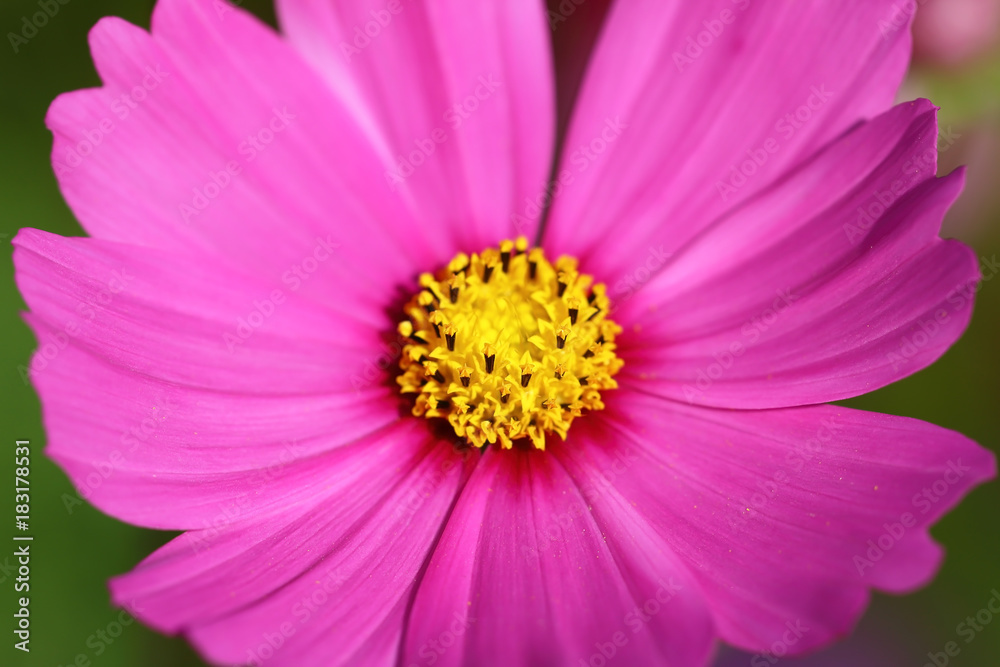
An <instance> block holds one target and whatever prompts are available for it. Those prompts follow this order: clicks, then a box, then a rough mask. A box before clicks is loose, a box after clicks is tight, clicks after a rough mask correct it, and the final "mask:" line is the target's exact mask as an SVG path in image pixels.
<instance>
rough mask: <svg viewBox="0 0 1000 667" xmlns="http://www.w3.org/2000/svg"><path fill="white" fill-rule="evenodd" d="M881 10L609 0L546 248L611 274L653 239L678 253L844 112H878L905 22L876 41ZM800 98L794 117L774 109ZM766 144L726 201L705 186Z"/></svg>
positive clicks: (893, 76) (855, 4)
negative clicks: (770, 148)
mask: <svg viewBox="0 0 1000 667" xmlns="http://www.w3.org/2000/svg"><path fill="white" fill-rule="evenodd" d="M891 7H892V0H877V1H873V0H851V1H850V2H847V3H836V4H831V3H828V2H819V1H818V0H814V1H811V2H783V3H761V2H742V1H741V2H735V3H734V2H733V1H732V0H712V1H710V2H698V3H693V2H691V3H678V2H672V3H663V2H654V1H652V0H649V1H645V2H639V1H636V2H618V3H616V4H614V5H613V6H612V8H611V10H610V12H609V16H608V23H607V24H606V25H605V27H604V30H603V31H602V33H601V36H600V39H599V42H598V45H597V50H596V52H595V53H594V55H593V56H592V59H591V64H590V67H589V69H588V72H587V76H586V80H585V83H584V88H583V90H582V92H581V96H580V99H579V101H578V103H577V111H576V115H575V117H574V119H573V121H572V124H571V126H570V132H569V136H568V138H567V140H566V143H565V147H564V150H563V156H562V163H561V165H560V167H559V169H560V175H561V172H563V171H565V172H566V173H567V174H569V175H570V176H571V177H572V178H573V182H572V183H571V184H569V185H566V186H565V187H564V188H563V192H562V193H561V194H559V196H558V197H557V198H556V200H555V203H554V205H553V209H552V217H551V219H550V221H549V225H548V228H547V231H546V238H545V246H546V248H548V249H550V250H552V251H554V252H560V253H569V254H573V255H576V256H577V257H579V258H580V259H581V261H582V262H583V264H584V266H585V267H586V268H587V269H588V270H589V271H591V272H592V273H595V274H596V275H597V276H598V277H599V278H601V279H603V280H606V281H610V282H612V283H613V282H615V281H617V280H618V279H619V278H623V277H625V275H627V274H629V273H630V272H631V271H633V270H634V269H635V267H636V266H638V265H639V264H641V262H643V261H645V259H646V257H647V256H648V254H649V251H650V248H655V247H658V246H661V245H662V246H663V247H664V248H665V249H666V251H667V252H674V251H676V250H677V249H678V248H680V247H682V246H683V245H684V244H685V243H686V242H687V241H688V240H690V239H691V238H692V237H694V236H695V235H696V234H697V233H698V232H700V231H701V230H703V229H705V228H706V227H707V226H708V225H709V224H711V223H712V222H713V221H714V220H715V219H716V218H718V217H719V216H720V215H722V214H724V213H725V212H726V211H728V210H730V209H731V208H732V207H733V206H736V205H738V204H739V203H740V202H742V201H745V200H746V199H748V198H749V197H751V196H752V195H753V194H754V193H757V192H760V191H761V190H763V189H765V188H767V187H768V186H770V185H771V184H772V183H773V182H774V181H775V180H776V179H777V178H779V177H780V176H781V175H782V174H783V173H785V172H786V171H787V170H788V169H789V168H792V167H794V166H795V165H796V164H798V163H799V162H801V161H802V160H804V159H807V158H808V157H809V156H810V155H811V154H812V153H813V152H815V151H816V150H817V149H819V148H820V147H821V146H823V145H824V144H825V143H827V142H828V141H830V140H831V139H833V138H835V137H837V136H838V135H840V134H841V133H843V132H844V131H845V130H847V129H848V128H849V127H851V126H852V125H853V124H855V123H856V122H857V121H859V120H861V119H863V118H868V117H872V116H875V115H877V114H879V113H881V112H883V111H885V110H886V109H888V108H889V106H890V105H891V103H892V100H893V97H894V95H895V92H896V89H897V88H898V86H899V83H900V81H901V79H902V77H903V74H904V72H905V71H906V67H907V64H908V60H909V56H910V39H909V34H908V31H906V30H901V31H899V32H897V33H893V34H892V35H890V36H889V37H888V38H886V37H884V36H883V34H882V32H881V31H880V30H879V28H878V19H879V18H880V17H881V16H882V15H883V14H885V13H887V12H888V11H889V10H890V9H891ZM724 21H728V23H726V22H724ZM713 32H714V33H716V34H715V35H713ZM699 39H701V40H703V42H705V43H706V44H707V46H699V45H698V44H697V40H699ZM692 44H693V46H692ZM687 49H690V50H691V51H690V53H691V54H692V55H691V56H690V57H689V56H688V55H685V53H686V50H687ZM685 58H687V59H688V60H684V59H685ZM810 104H811V105H812V108H811V109H810V108H809V107H808V106H805V107H804V106H803V105H810ZM803 108H804V111H803V119H804V120H803V121H802V122H799V121H797V120H795V119H794V118H793V119H792V120H791V121H789V120H787V119H786V116H787V115H789V114H792V115H794V114H796V113H798V112H799V110H800V109H803ZM769 140H770V141H774V142H776V144H777V146H778V149H777V150H776V151H775V152H773V154H772V155H770V159H769V160H768V162H767V163H766V164H764V165H763V166H762V167H761V168H760V169H759V171H758V172H757V173H756V174H755V175H754V177H753V178H752V179H751V180H750V181H749V182H747V183H746V184H745V185H743V186H742V187H741V188H739V189H738V191H737V192H736V193H734V194H731V195H730V196H729V197H727V198H723V197H722V196H721V195H720V192H719V189H718V185H717V184H718V183H720V182H723V181H724V180H725V179H728V178H729V177H730V175H731V174H732V168H734V165H739V163H741V162H743V161H744V160H746V159H747V157H748V153H747V151H753V150H755V149H759V148H760V147H761V146H763V145H764V144H765V143H767V142H768V141H769ZM588 147H589V148H588ZM735 168H738V167H735ZM609 235H613V237H614V239H615V248H614V250H613V251H612V250H610V249H609V248H607V247H606V245H605V243H606V239H607V238H608V236H609Z"/></svg>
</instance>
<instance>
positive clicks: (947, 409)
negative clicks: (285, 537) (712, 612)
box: [0, 0, 1000, 667]
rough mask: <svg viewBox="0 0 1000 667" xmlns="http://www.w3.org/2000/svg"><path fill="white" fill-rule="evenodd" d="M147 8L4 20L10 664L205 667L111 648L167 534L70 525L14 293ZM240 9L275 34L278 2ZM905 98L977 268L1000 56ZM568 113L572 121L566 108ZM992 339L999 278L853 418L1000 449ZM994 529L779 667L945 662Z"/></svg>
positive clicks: (991, 548) (5, 608) (993, 525)
mask: <svg viewBox="0 0 1000 667" xmlns="http://www.w3.org/2000/svg"><path fill="white" fill-rule="evenodd" d="M937 1H939V2H944V1H945V0H937ZM153 4H154V2H153V0H68V2H67V3H66V4H59V5H58V7H59V12H58V13H57V14H56V15H55V16H53V17H52V18H51V19H50V20H49V24H48V25H46V26H45V27H43V28H42V29H40V30H39V31H38V34H37V35H36V36H34V37H33V38H32V39H30V41H28V43H27V44H21V45H19V47H18V52H17V53H14V49H13V48H12V46H11V44H10V41H9V38H8V37H6V35H7V33H8V32H18V31H19V30H20V28H21V23H22V17H23V16H26V15H31V14H33V13H35V12H36V11H38V6H37V4H36V1H35V0H3V3H2V8H0V31H2V33H3V34H4V35H5V38H4V44H3V45H2V46H0V53H2V56H0V90H2V95H3V100H2V102H3V103H2V104H0V241H2V246H3V261H0V322H2V329H0V343H2V345H0V387H2V392H3V393H2V396H3V400H2V401H0V416H2V422H0V423H2V424H3V429H2V431H0V437H2V439H3V447H4V449H3V450H0V451H7V448H9V454H10V455H3V456H0V477H2V478H3V479H6V480H8V482H10V486H12V484H13V477H14V471H13V468H14V456H13V447H14V440H15V439H28V440H30V441H31V447H32V453H33V456H32V466H31V488H32V489H33V491H32V493H31V503H32V507H31V522H32V530H31V533H32V534H33V535H34V536H35V542H34V543H33V544H32V548H31V549H32V562H31V566H32V571H31V596H32V597H31V600H32V602H31V619H32V638H31V644H30V645H31V653H30V655H25V654H22V653H21V652H20V651H17V650H15V649H14V648H13V643H14V641H15V640H14V639H13V634H12V633H11V630H13V627H14V621H13V618H12V614H13V612H14V611H15V609H16V607H15V605H16V600H15V593H14V591H13V581H12V580H13V577H14V576H16V575H14V574H13V573H12V572H11V571H9V570H8V569H7V568H8V567H9V565H10V564H11V563H12V562H13V560H14V559H13V557H12V556H8V554H11V553H12V552H13V548H10V549H9V550H8V549H0V616H2V617H3V618H4V619H6V620H5V621H4V623H3V627H4V634H3V635H2V636H3V637H5V638H6V639H5V640H4V642H3V645H2V646H0V665H32V666H35V665H45V666H47V667H48V666H51V667H55V666H57V665H67V666H68V665H71V664H74V660H76V659H77V656H78V655H81V654H82V655H84V656H85V657H86V658H87V660H89V661H90V664H94V665H104V666H106V667H113V666H117V665H128V666H134V665H151V666H154V665H200V664H202V663H201V662H200V661H199V659H198V658H197V656H196V655H195V654H194V653H193V651H192V650H191V649H190V648H188V647H187V645H186V644H185V643H184V641H182V640H180V639H175V638H167V637H162V636H160V635H157V634H155V633H153V632H151V631H149V630H147V629H145V628H144V627H141V626H139V625H138V624H132V625H129V626H127V627H125V628H123V629H122V632H121V633H120V635H119V636H117V637H113V636H112V635H114V634H118V633H117V630H118V628H117V627H115V626H114V624H115V621H116V619H117V617H118V611H117V610H114V609H112V608H111V606H110V605H109V603H108V593H107V588H106V584H105V582H106V580H107V579H108V578H109V577H110V576H112V575H115V574H118V573H121V572H125V571H127V570H129V569H130V568H131V567H133V566H134V565H135V564H136V563H137V562H138V561H139V560H140V559H142V558H143V557H144V556H145V555H147V554H148V553H150V552H151V551H152V550H154V549H155V548H156V547H158V546H159V545H160V544H162V543H164V542H165V541H167V540H168V539H169V538H170V537H171V535H169V534H166V533H157V532H153V531H146V530H142V529H139V528H135V527H132V526H128V525H125V524H122V523H120V522H118V521H116V520H114V519H112V518H110V517H107V516H104V515H103V514H101V513H99V512H98V511H96V510H94V509H93V508H91V507H90V506H88V505H83V506H76V507H73V508H72V509H73V511H72V513H70V512H68V511H67V509H66V507H65V506H64V504H63V500H62V495H63V494H64V493H72V488H71V487H70V485H69V482H68V481H67V479H66V477H65V476H64V475H63V473H62V472H61V471H60V470H59V469H58V468H57V467H56V466H55V465H54V464H53V463H52V462H50V461H49V460H48V459H46V458H44V457H43V456H42V455H41V451H42V448H43V446H44V443H45V436H44V433H43V430H42V427H41V419H40V414H39V403H38V399H37V397H36V395H35V393H34V391H33V390H32V388H31V387H30V386H27V385H25V384H24V382H23V381H22V378H21V375H20V374H19V373H18V366H23V365H25V364H27V362H28V359H29V356H30V354H31V351H32V349H33V348H34V346H35V342H34V339H33V337H32V335H31V333H30V332H29V330H28V328H27V327H26V326H25V325H24V324H23V322H22V321H21V319H20V317H19V312H20V311H21V310H23V308H24V304H23V302H22V300H21V298H20V296H19V295H18V293H17V290H16V289H15V287H14V281H13V268H12V264H11V261H10V254H11V247H10V239H11V238H12V237H13V236H14V234H15V233H16V231H17V230H18V229H19V228H21V227H37V228H41V229H46V230H49V231H53V232H56V233H59V234H63V235H80V234H82V230H81V229H80V227H79V226H78V225H77V223H76V221H75V220H74V218H73V216H72V214H71V213H70V211H69V210H68V208H67V207H66V205H65V204H64V202H63V200H62V197H61V196H60V194H59V190H58V187H57V185H56V181H55V178H54V176H53V174H52V170H51V167H50V164H49V151H50V149H51V143H52V140H51V136H50V134H49V133H48V131H47V130H46V129H45V126H44V122H43V121H44V116H45V112H46V109H47V107H48V105H49V103H50V102H51V101H52V99H53V98H54V97H56V95H58V94H59V93H61V92H64V91H69V90H74V89H78V88H85V87H91V86H97V85H99V84H100V81H99V79H98V78H97V75H96V74H95V72H94V69H93V66H92V64H91V61H90V56H89V53H88V51H87V44H86V35H87V31H88V30H89V29H90V27H91V26H92V25H93V24H94V23H95V22H96V21H97V20H98V19H99V18H101V17H102V16H107V15H117V16H121V17H123V18H125V19H127V20H128V21H131V22H133V23H135V24H137V25H141V26H144V27H148V25H149V17H150V14H151V12H152V7H153ZM240 4H242V5H243V6H244V7H245V8H247V9H249V10H251V11H253V12H255V13H257V14H258V15H259V16H261V17H263V18H264V19H265V20H267V21H269V22H272V23H273V20H274V17H273V8H272V6H271V3H270V1H264V0H244V2H243V3H240ZM602 10H603V7H602V6H601V2H600V0H593V1H592V2H591V3H590V5H589V6H588V5H584V6H582V7H581V8H580V12H579V14H578V15H577V19H576V20H577V22H578V25H574V23H573V20H570V21H567V22H565V23H564V24H561V25H560V26H559V27H558V31H557V32H556V34H555V35H554V37H555V43H556V47H557V49H559V50H560V53H561V54H562V55H561V56H560V59H559V61H560V64H562V63H563V62H564V61H565V60H566V59H567V58H575V57H577V56H575V55H572V54H573V53H576V52H578V51H579V45H580V43H581V42H583V43H586V42H587V41H589V40H590V39H591V38H592V36H593V32H594V25H596V22H595V20H594V19H596V18H599V16H600V12H601V11H602ZM566 54H570V55H566ZM570 69H573V68H570ZM579 69H580V68H579V67H578V66H577V67H576V68H575V70H574V71H577V70H579ZM577 73H578V71H577ZM572 77H573V74H570V78H572ZM563 83H564V85H562V86H561V87H560V90H561V91H563V92H565V91H566V90H572V89H573V87H574V86H573V85H572V81H571V82H570V83H569V85H565V82H563ZM904 94H905V96H906V97H908V98H912V97H915V96H918V95H919V96H927V97H930V98H931V99H932V100H933V101H934V102H935V103H936V104H938V105H939V106H941V107H942V111H941V126H942V128H943V129H948V130H949V131H950V132H951V133H952V135H958V137H957V140H956V142H955V143H954V145H953V146H950V147H949V148H948V150H947V151H945V152H943V153H942V154H941V156H940V161H941V165H942V169H941V172H942V173H944V172H947V171H950V170H951V169H953V168H954V167H955V166H957V165H959V164H969V165H970V179H969V186H968V188H967V191H966V193H965V195H964V196H963V199H962V200H961V201H960V203H959V204H958V205H957V206H956V207H955V209H954V210H953V211H952V214H951V215H950V216H949V219H948V220H947V221H946V223H945V229H944V232H943V235H945V236H954V237H958V238H961V239H963V240H964V241H966V242H967V243H969V244H970V245H971V246H973V247H974V248H975V250H976V251H977V253H978V254H979V255H980V257H985V258H987V259H989V258H993V257H995V256H996V255H998V254H1000V188H998V187H997V185H998V183H1000V49H997V48H993V49H992V51H990V52H987V53H985V54H983V55H981V56H979V57H977V58H974V59H972V60H971V61H969V62H966V63H964V64H962V65H960V66H949V67H945V66H943V65H936V64H934V63H933V62H923V63H920V62H918V63H917V64H916V65H915V67H914V70H913V72H912V73H911V77H910V80H909V81H908V83H907V84H906V87H905V93H904ZM561 108H563V109H566V108H567V104H566V103H565V101H564V103H563V104H561ZM998 327H1000V277H997V278H996V279H994V280H991V281H990V282H987V283H984V284H983V288H982V290H981V291H980V293H979V295H978V299H977V303H976V311H975V315H974V317H973V321H972V325H971V326H970V328H969V331H968V333H967V334H966V335H965V337H964V338H963V339H962V340H961V341H960V342H959V343H958V344H957V345H955V346H954V348H953V349H952V350H951V351H949V352H948V354H947V355H945V357H944V358H943V359H942V360H941V361H939V362H938V363H937V364H935V365H934V366H933V367H931V368H930V369H928V370H925V371H923V372H920V373H918V374H917V375H915V376H913V377H910V378H908V379H907V380H905V381H903V382H900V383H897V384H895V385H893V386H891V387H888V388H886V389H883V390H881V391H879V392H876V393H874V394H871V395H868V396H864V397H862V398H859V399H855V400H852V401H849V402H848V404H849V405H851V406H854V407H859V408H864V409H870V410H877V411H881V412H887V413H893V414H900V415H907V416H911V417H917V418H920V419H924V420H927V421H931V422H934V423H936V424H940V425H943V426H946V427H949V428H953V429H956V430H959V431H961V432H963V433H965V434H967V435H968V436H970V437H972V438H974V439H976V440H978V441H979V442H980V443H982V444H983V445H985V446H987V447H989V448H991V449H992V450H993V451H1000V376H998V371H1000V345H998V336H997V331H998ZM12 493H13V491H11V494H12ZM5 497H6V496H5ZM12 501H13V498H10V499H9V502H12ZM998 527H1000V485H998V484H997V483H992V484H990V485H987V486H985V487H981V488H979V489H977V490H976V491H975V492H974V493H973V494H972V495H971V496H970V497H969V498H968V499H967V500H966V501H965V502H964V503H962V505H961V506H960V507H959V508H958V509H957V510H956V511H954V512H952V513H951V514H949V515H948V516H947V517H946V518H945V519H944V520H943V521H942V522H941V523H940V524H939V525H938V526H937V527H936V528H935V530H934V534H935V536H936V537H937V539H938V540H939V541H941V542H942V543H944V544H945V545H946V547H947V549H948V557H947V560H946V561H945V564H944V567H943V569H942V570H941V573H940V575H939V576H938V577H937V579H936V580H935V581H934V583H933V584H932V585H931V586H929V587H928V588H926V589H924V590H923V591H920V592H918V593H916V594H914V595H910V596H905V597H890V596H884V595H877V596H876V597H875V599H874V602H873V604H872V607H871V609H870V610H869V612H868V614H867V615H866V616H865V617H864V619H863V620H862V621H861V624H860V626H859V627H858V629H857V631H856V633H855V634H854V636H852V637H851V638H850V639H848V640H846V641H845V642H844V643H842V644H840V645H838V646H835V647H833V648H831V649H829V650H827V651H824V652H822V653H820V654H817V655H815V656H811V657H809V658H806V659H800V660H782V663H783V664H790V665H813V666H816V667H819V666H821V665H834V664H836V665H856V666H858V667H865V666H866V665H871V666H873V667H874V666H891V665H923V664H924V663H925V662H927V652H929V651H932V652H938V651H941V650H943V647H944V645H945V644H946V643H947V642H949V641H956V640H958V639H959V638H958V637H957V635H956V626H957V625H958V624H959V623H960V622H962V621H963V620H964V619H965V618H966V617H967V616H969V615H974V614H975V613H976V611H977V610H979V609H981V608H982V607H984V606H985V604H986V602H987V600H988V599H989V598H990V596H991V594H992V593H991V591H992V590H993V589H997V590H1000V530H998ZM2 539H3V536H2V535H0V540H2ZM5 558H6V560H5ZM109 625H110V626H111V627H110V628H109ZM100 631H103V632H104V633H105V634H104V635H103V637H102V636H101V635H100V634H98V633H99V632H100ZM109 640H110V641H109ZM960 646H961V653H960V654H959V655H958V656H957V657H955V658H952V659H951V663H950V664H952V665H961V666H968V667H972V666H975V667H992V666H995V665H1000V617H998V618H996V619H994V621H993V623H992V624H991V625H990V626H987V627H985V628H984V629H983V631H982V632H980V633H978V634H977V635H976V637H975V640H974V641H973V642H971V643H969V644H965V643H964V642H960ZM750 662H751V658H750V656H746V655H743V654H739V653H736V652H732V651H723V652H722V654H721V655H720V658H719V664H724V665H727V666H728V665H748V664H750ZM80 664H81V665H85V664H86V663H80Z"/></svg>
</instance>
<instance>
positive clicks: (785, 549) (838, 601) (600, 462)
mask: <svg viewBox="0 0 1000 667" xmlns="http://www.w3.org/2000/svg"><path fill="white" fill-rule="evenodd" d="M602 414H603V415H605V416H606V419H603V420H602V419H592V420H587V421H586V422H585V424H586V426H585V428H582V429H577V430H576V431H574V433H573V434H572V435H571V436H570V438H569V440H568V441H567V442H566V444H565V445H564V446H562V447H560V449H559V458H560V460H562V461H563V462H564V464H565V465H566V467H567V468H568V469H569V471H570V473H571V474H572V475H573V477H574V478H575V479H576V481H577V483H578V484H581V485H583V484H586V483H587V482H589V488H590V489H591V491H590V493H589V498H590V499H591V500H592V505H593V508H594V515H595V520H596V521H597V523H598V525H601V526H602V527H603V526H605V525H607V524H609V523H617V524H619V525H622V524H623V523H625V525H627V523H626V522H625V520H623V518H622V515H628V516H627V519H628V522H630V523H631V524H633V525H634V526H636V528H634V529H633V531H638V530H639V529H640V528H641V529H642V530H643V531H645V530H652V531H654V537H653V538H651V541H653V542H654V543H657V542H659V543H662V544H663V545H664V546H663V549H664V550H669V552H670V553H672V554H674V555H675V556H676V557H678V558H679V559H680V560H681V562H682V563H684V564H685V565H686V566H687V568H688V570H689V571H690V572H691V574H692V576H693V577H694V578H695V580H696V581H697V583H698V586H699V588H700V590H701V591H702V592H703V594H704V595H705V597H706V600H707V603H708V604H709V606H710V607H711V609H712V613H713V618H714V620H715V622H716V624H717V627H718V630H719V633H720V636H721V638H722V639H724V640H725V641H727V642H729V643H731V644H734V645H736V646H739V647H741V648H744V649H747V650H751V651H763V650H766V649H768V648H769V647H770V646H771V645H772V644H773V643H774V642H776V641H781V640H782V638H783V637H785V638H786V639H785V641H786V642H789V639H792V640H794V641H790V642H789V643H790V644H791V645H790V651H791V652H794V653H801V652H803V651H806V650H809V649H812V648H815V647H818V646H821V645H823V644H825V643H827V642H829V641H831V640H833V639H834V638H836V637H839V636H842V635H844V634H846V633H847V632H848V631H849V629H850V628H851V627H852V625H853V623H854V622H855V621H856V620H857V618H858V617H859V615H860V614H861V612H862V611H863V609H864V607H865V605H866V602H867V599H868V590H869V589H870V588H877V589H880V590H884V591H890V592H906V591H910V590H913V589H914V588H917V587H920V586H923V585H924V584H926V583H927V582H928V581H929V580H930V578H931V577H933V575H934V573H935V572H936V570H937V568H938V566H939V564H940V561H941V549H940V547H939V546H938V545H936V544H935V543H934V542H933V541H932V540H931V538H930V536H929V534H928V527H929V526H930V525H931V524H932V523H933V522H934V521H936V520H937V519H938V518H939V517H940V516H941V515H942V514H943V513H944V512H945V511H947V510H948V509H950V508H951V507H953V506H954V505H955V504H956V503H957V502H958V501H959V500H960V499H961V498H962V497H963V496H964V495H965V494H966V493H968V492H969V490H970V489H971V488H972V487H974V486H976V485H977V484H979V483H981V482H982V481H984V480H986V479H990V478H992V477H994V476H995V475H996V461H995V459H994V456H993V455H992V454H991V453H989V452H988V451H987V450H985V449H983V448H981V447H979V446H978V445H976V444H975V443H973V442H972V441H970V440H969V439H967V438H965V437H963V436H962V435H960V434H958V433H955V432H953V431H948V430H946V429H942V428H939V427H936V426H933V425H931V424H927V423H924V422H920V421H917V420H913V419H907V418H903V417H893V416H888V415H880V414H875V413H866V412H861V411H856V410H849V409H846V408H840V407H835V406H816V407H808V408H795V409H783V410H767V411H732V410H725V411H723V410H714V409H707V408H700V407H693V406H684V405H682V404H679V403H674V402H672V401H669V400H664V399H661V398H657V397H654V396H649V395H647V394H643V393H639V392H636V391H633V390H631V389H629V388H623V389H621V390H619V391H617V392H614V393H613V394H612V395H610V396H609V403H608V410H607V411H606V412H605V413H602ZM595 470H596V471H600V475H595V474H594V472H593V471H595ZM584 488H588V487H587V486H584ZM926 494H929V495H926ZM803 627H804V628H807V630H805V631H804V632H803V631H802V629H803ZM790 628H794V630H792V634H790V635H787V636H786V634H785V633H786V632H787V631H789V629H790Z"/></svg>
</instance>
